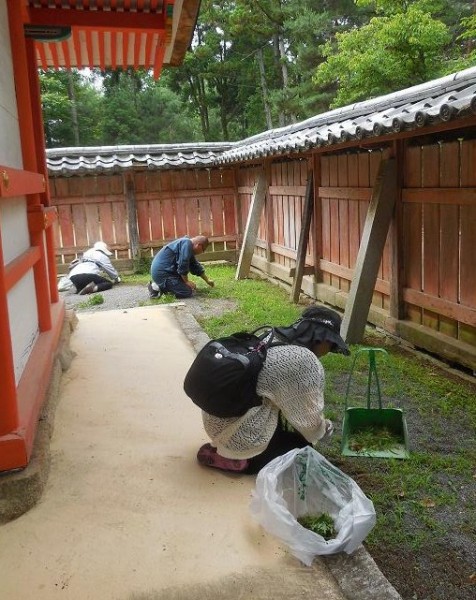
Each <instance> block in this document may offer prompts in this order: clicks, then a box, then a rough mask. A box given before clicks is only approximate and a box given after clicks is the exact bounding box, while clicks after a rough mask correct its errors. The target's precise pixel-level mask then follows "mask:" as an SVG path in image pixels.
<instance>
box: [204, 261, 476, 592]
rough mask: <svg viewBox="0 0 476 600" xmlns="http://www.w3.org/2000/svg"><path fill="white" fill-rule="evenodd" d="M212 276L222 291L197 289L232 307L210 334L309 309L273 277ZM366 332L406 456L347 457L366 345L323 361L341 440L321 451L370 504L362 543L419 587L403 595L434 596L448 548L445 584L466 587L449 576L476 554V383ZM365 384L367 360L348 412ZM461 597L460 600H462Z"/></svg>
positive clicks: (217, 269)
mask: <svg viewBox="0 0 476 600" xmlns="http://www.w3.org/2000/svg"><path fill="white" fill-rule="evenodd" d="M207 273H208V274H209V276H210V277H211V278H213V279H214V280H215V282H216V287H215V288H213V289H211V288H207V287H206V286H205V284H203V285H201V282H199V284H198V285H199V291H200V293H201V294H203V295H204V296H205V295H206V296H208V297H210V298H227V299H233V300H234V301H235V302H236V310H233V311H230V312H228V313H226V314H225V315H223V316H221V317H211V318H202V319H200V324H201V326H202V327H203V329H204V330H205V331H206V333H207V334H208V335H209V336H210V337H219V336H221V335H227V334H230V333H232V332H234V331H240V330H248V331H251V330H253V329H255V328H257V327H259V326H261V325H265V324H272V325H277V326H279V325H288V324H290V323H292V322H293V321H294V320H295V319H296V318H297V317H298V316H299V315H300V314H301V312H302V310H303V308H304V306H296V305H294V304H292V303H291V302H290V300H289V294H288V292H286V291H284V290H283V289H282V288H279V287H277V286H274V285H272V284H270V283H268V282H267V281H263V280H261V279H259V278H255V277H250V278H249V279H246V280H243V281H235V279H234V275H235V268H234V267H232V266H221V265H220V266H215V265H214V266H210V267H207ZM367 331H368V335H367V334H366V339H365V346H366V347H369V346H375V347H380V348H384V349H385V350H386V351H387V353H388V357H387V359H386V360H382V361H379V362H378V363H377V368H378V375H379V381H380V386H381V398H382V404H383V408H401V409H402V410H403V411H404V415H405V418H406V421H407V425H408V438H409V446H410V458H409V459H406V460H398V459H389V458H374V457H371V458H369V457H365V456H362V457H360V456H359V457H343V456H342V454H341V440H342V420H343V416H344V412H345V409H346V391H347V387H348V383H349V382H348V379H349V374H350V371H351V367H352V360H353V357H354V356H356V352H357V350H359V349H360V348H362V347H363V346H360V345H355V346H353V347H352V348H351V350H352V356H350V357H345V356H342V355H336V354H328V355H326V356H325V357H323V359H322V363H323V365H324V368H325V372H326V390H325V405H326V416H327V417H328V418H330V419H332V420H333V422H334V425H335V434H334V436H333V437H332V438H331V439H330V440H329V441H327V442H325V443H321V444H320V443H318V444H317V445H316V449H317V450H318V451H319V452H321V453H322V454H323V455H325V456H326V458H327V459H328V460H330V461H331V462H333V463H334V464H335V465H336V466H338V467H339V468H340V469H341V470H342V471H344V472H345V473H347V474H348V475H349V476H351V477H352V478H353V479H354V480H355V481H356V482H357V484H358V485H359V486H360V487H361V489H362V490H363V491H364V493H365V494H366V495H367V496H368V497H370V498H371V500H372V501H373V503H374V506H375V509H376V513H377V524H376V526H375V528H374V529H373V530H372V531H371V532H370V534H369V536H368V537H367V539H366V541H365V545H366V546H367V548H368V549H369V551H370V552H371V554H372V556H374V558H375V559H376V560H377V563H378V565H379V567H380V568H381V569H382V571H383V572H384V574H385V575H386V576H387V577H388V578H389V579H390V581H391V582H392V583H394V585H395V586H396V587H397V589H398V590H399V591H400V592H401V593H402V591H403V590H405V591H408V590H407V587H408V586H410V585H411V586H413V587H412V588H411V589H412V590H413V591H412V592H411V593H410V592H408V594H407V595H405V594H403V593H402V596H403V597H404V598H407V597H408V598H411V597H412V594H413V593H414V590H415V589H417V590H418V589H425V590H427V591H426V592H425V593H427V596H425V597H432V592H431V589H432V588H431V586H432V585H435V586H436V585H438V581H441V577H440V573H438V572H437V571H435V572H434V573H433V572H432V571H431V569H432V568H433V567H432V564H433V563H434V561H433V556H434V555H435V553H436V554H438V553H439V552H440V549H441V548H442V547H444V548H445V553H446V554H445V559H446V563H447V565H448V572H449V573H450V574H446V578H447V579H448V581H446V582H445V584H446V585H451V586H453V588H452V589H457V590H459V589H460V587H461V585H463V584H462V583H461V581H457V579H456V575H455V576H454V577H455V579H454V581H453V580H451V577H453V575H452V574H451V573H452V572H453V571H454V572H455V573H457V572H462V571H464V568H466V569H467V570H468V572H471V571H470V569H471V568H472V567H471V565H470V561H469V557H470V556H471V552H468V559H467V564H466V563H464V559H463V558H462V557H461V551H460V548H461V545H463V546H464V545H465V544H467V545H469V546H470V547H473V548H474V527H473V526H471V525H470V524H471V523H473V524H474V519H475V512H476V507H475V504H476V502H475V500H474V498H475V493H474V492H475V486H476V470H475V467H474V465H475V464H476V450H475V449H476V444H475V441H476V434H475V429H476V402H474V397H475V386H474V385H472V384H471V383H469V382H466V381H464V380H459V379H458V378H456V377H454V376H452V375H449V374H448V373H447V372H445V371H443V370H442V369H441V368H439V367H438V366H437V365H435V364H432V363H431V364H430V363H428V362H427V361H425V360H421V359H419V358H418V357H416V356H415V355H413V354H409V353H407V352H405V351H404V350H403V349H402V348H400V347H399V346H397V345H395V343H393V342H391V341H389V339H388V338H387V337H385V336H382V335H380V334H379V333H378V332H376V331H374V330H371V329H369V330H367ZM362 354H364V353H362ZM377 359H378V357H377ZM367 384H368V365H367V364H366V362H365V360H364V362H363V363H362V364H361V365H357V364H356V370H355V371H354V373H353V380H352V385H351V386H350V387H349V397H348V406H361V407H366V403H367ZM370 395H371V405H372V408H378V403H376V396H375V388H374V387H372V388H371V389H370ZM453 545H454V547H453ZM471 545H472V546H471ZM407 555H408V556H410V555H411V556H412V565H414V566H413V567H412V572H411V577H410V578H409V577H408V573H407V572H405V570H402V569H401V565H402V564H403V563H404V561H405V557H406V556H407ZM465 565H466V567H465ZM435 568H436V567H435ZM387 569H388V570H387ZM450 580H451V581H450ZM409 581H411V584H409V583H408V582H409ZM428 586H430V588H428ZM428 589H429V590H430V591H428ZM465 589H466V588H465ZM465 593H466V592H465V591H463V592H462V595H454V597H455V598H458V599H459V598H466V596H465V595H464V594H465ZM413 597H414V596H413ZM418 597H420V595H418ZM421 597H424V596H423V595H422V596H421ZM435 597H436V596H435ZM468 598H469V596H468Z"/></svg>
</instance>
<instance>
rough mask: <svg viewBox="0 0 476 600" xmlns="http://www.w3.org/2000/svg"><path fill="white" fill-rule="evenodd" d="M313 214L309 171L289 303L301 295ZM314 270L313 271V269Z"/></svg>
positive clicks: (310, 173)
mask: <svg viewBox="0 0 476 600" xmlns="http://www.w3.org/2000/svg"><path fill="white" fill-rule="evenodd" d="M313 212H314V178H313V173H312V171H309V175H308V178H307V185H306V195H305V198H304V209H303V215H302V221H301V231H300V234H299V243H298V248H297V256H296V271H295V274H294V281H293V286H292V288H291V301H292V302H298V300H299V294H300V293H301V284H302V277H303V274H304V268H305V264H306V254H307V245H308V242H309V231H310V229H311V220H312V213H313ZM313 270H314V269H313Z"/></svg>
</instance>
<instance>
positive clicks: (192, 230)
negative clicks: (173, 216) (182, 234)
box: [185, 198, 201, 237]
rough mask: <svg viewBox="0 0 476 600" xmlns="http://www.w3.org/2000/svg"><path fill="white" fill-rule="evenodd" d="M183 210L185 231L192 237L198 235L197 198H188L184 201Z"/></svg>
mask: <svg viewBox="0 0 476 600" xmlns="http://www.w3.org/2000/svg"><path fill="white" fill-rule="evenodd" d="M185 211H186V213H187V231H188V235H189V236H191V237H193V236H195V235H199V234H200V233H201V231H200V223H199V215H200V211H199V207H198V200H197V199H196V198H189V199H187V201H186V202H185Z"/></svg>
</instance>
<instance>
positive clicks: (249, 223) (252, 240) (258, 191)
mask: <svg viewBox="0 0 476 600" xmlns="http://www.w3.org/2000/svg"><path fill="white" fill-rule="evenodd" d="M265 198H266V173H265V171H264V170H263V171H261V173H260V175H259V177H258V181H257V182H256V184H255V187H254V190H253V196H252V198H251V204H250V210H249V212H248V218H247V220H246V227H245V234H244V237H243V245H242V246H241V251H240V258H239V260H238V267H237V268H236V274H235V279H244V278H245V277H247V276H248V274H249V272H250V267H251V259H252V258H253V252H254V247H255V244H256V238H257V237H258V228H259V221H260V217H261V213H262V211H263V206H264V201H265Z"/></svg>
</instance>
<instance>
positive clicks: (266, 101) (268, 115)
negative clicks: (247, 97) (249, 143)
mask: <svg viewBox="0 0 476 600" xmlns="http://www.w3.org/2000/svg"><path fill="white" fill-rule="evenodd" d="M256 60H257V61H258V67H259V75H260V81H261V92H262V94H263V105H264V114H265V116H266V127H267V128H268V129H273V120H272V118H271V107H270V106H269V97H268V86H267V84H266V74H265V70H264V59H263V49H262V48H260V49H259V50H258V52H257V53H256Z"/></svg>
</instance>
